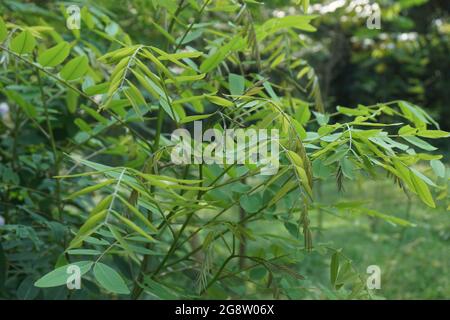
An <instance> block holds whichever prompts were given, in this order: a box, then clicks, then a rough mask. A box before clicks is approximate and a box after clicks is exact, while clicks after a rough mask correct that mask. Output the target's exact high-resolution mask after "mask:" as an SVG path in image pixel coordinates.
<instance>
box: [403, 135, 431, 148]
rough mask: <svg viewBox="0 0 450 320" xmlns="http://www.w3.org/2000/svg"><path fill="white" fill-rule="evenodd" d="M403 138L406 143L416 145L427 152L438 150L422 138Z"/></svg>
mask: <svg viewBox="0 0 450 320" xmlns="http://www.w3.org/2000/svg"><path fill="white" fill-rule="evenodd" d="M402 138H403V139H405V140H406V141H408V142H409V143H411V144H413V145H415V146H416V147H419V148H420V149H423V150H425V151H435V150H437V148H436V147H434V146H432V145H431V144H429V143H428V142H426V141H423V140H422V139H420V138H417V137H402Z"/></svg>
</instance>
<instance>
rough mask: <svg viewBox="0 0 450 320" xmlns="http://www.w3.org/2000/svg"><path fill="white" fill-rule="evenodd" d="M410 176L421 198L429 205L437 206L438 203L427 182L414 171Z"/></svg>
mask: <svg viewBox="0 0 450 320" xmlns="http://www.w3.org/2000/svg"><path fill="white" fill-rule="evenodd" d="M410 177H411V181H412V183H413V185H414V187H415V189H416V192H417V194H418V195H419V198H420V199H421V200H422V201H423V202H424V203H425V204H426V205H428V206H429V207H431V208H436V204H435V203H434V200H433V196H432V195H431V192H430V189H429V188H428V186H427V184H426V183H425V182H424V181H423V180H422V179H420V178H419V177H418V176H417V175H415V174H414V173H413V172H412V171H410Z"/></svg>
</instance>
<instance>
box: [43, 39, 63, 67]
mask: <svg viewBox="0 0 450 320" xmlns="http://www.w3.org/2000/svg"><path fill="white" fill-rule="evenodd" d="M69 53H70V45H69V44H68V43H67V42H65V41H64V42H61V43H58V44H57V45H56V46H54V47H52V48H50V49H47V50H45V51H44V52H42V53H41V54H40V55H39V57H38V62H39V64H40V65H41V66H44V67H55V66H57V65H59V64H61V63H62V62H63V61H64V60H65V59H66V58H67V56H68V55H69Z"/></svg>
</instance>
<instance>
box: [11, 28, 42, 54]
mask: <svg viewBox="0 0 450 320" xmlns="http://www.w3.org/2000/svg"><path fill="white" fill-rule="evenodd" d="M35 46H36V40H35V39H34V37H33V35H32V34H31V32H30V31H29V30H24V31H22V32H21V33H19V35H17V36H16V37H14V39H12V40H11V45H10V48H11V50H12V51H14V52H15V53H17V54H19V55H21V54H27V53H31V52H32V51H33V49H34V47H35Z"/></svg>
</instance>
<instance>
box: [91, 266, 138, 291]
mask: <svg viewBox="0 0 450 320" xmlns="http://www.w3.org/2000/svg"><path fill="white" fill-rule="evenodd" d="M94 276H95V279H96V280H97V281H98V283H99V284H100V285H101V286H102V287H103V288H105V289H106V290H108V291H110V292H113V293H117V294H129V293H130V290H129V289H128V287H127V285H126V284H125V281H124V280H123V278H122V277H121V275H120V274H119V273H118V272H117V271H116V270H114V269H113V268H111V267H110V266H107V265H106V264H104V263H101V262H97V263H96V264H95V266H94Z"/></svg>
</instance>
